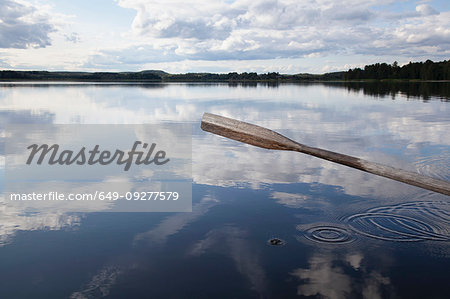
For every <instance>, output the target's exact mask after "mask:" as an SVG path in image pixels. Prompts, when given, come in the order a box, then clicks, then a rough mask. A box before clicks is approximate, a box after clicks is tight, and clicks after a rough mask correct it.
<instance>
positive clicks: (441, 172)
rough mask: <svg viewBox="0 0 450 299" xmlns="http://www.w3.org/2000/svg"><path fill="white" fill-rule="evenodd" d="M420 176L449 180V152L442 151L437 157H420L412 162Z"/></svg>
mask: <svg viewBox="0 0 450 299" xmlns="http://www.w3.org/2000/svg"><path fill="white" fill-rule="evenodd" d="M414 164H415V166H416V169H417V171H418V172H419V173H420V174H424V175H428V176H432V177H435V178H439V179H441V180H448V179H450V176H449V174H450V152H448V151H447V152H446V151H443V152H442V153H441V154H439V155H434V156H428V157H420V158H418V159H417V160H416V161H415V162H414Z"/></svg>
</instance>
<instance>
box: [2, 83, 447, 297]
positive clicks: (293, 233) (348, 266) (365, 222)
mask: <svg viewBox="0 0 450 299" xmlns="http://www.w3.org/2000/svg"><path fill="white" fill-rule="evenodd" d="M449 84H450V83H443V84H442V85H438V86H436V84H435V85H433V86H431V85H430V86H431V88H430V89H427V90H432V92H428V93H426V95H424V96H420V93H417V92H416V93H414V92H413V93H411V92H403V91H402V90H401V89H399V88H397V89H395V90H394V91H392V92H386V90H385V89H383V91H382V92H377V91H376V90H372V91H367V89H366V88H365V87H364V86H352V87H343V86H340V85H331V86H326V85H320V84H315V85H278V86H268V85H263V84H260V85H252V86H248V85H247V86H245V85H235V86H229V85H226V84H223V85H217V84H207V85H205V84H166V85H164V84H150V85H136V84H24V83H20V84H14V83H4V84H0V125H1V131H0V138H1V139H2V140H3V141H4V140H5V139H7V136H6V135H5V133H4V130H3V128H4V126H5V125H6V124H12V123H39V124H43V123H55V124H73V123H76V124H80V123H81V124H141V123H156V124H157V123H163V122H183V123H187V124H188V125H192V127H193V141H192V147H193V165H192V175H193V187H192V192H193V209H192V212H190V213H85V214H81V213H68V212H67V211H64V210H56V211H55V210H52V211H42V212H41V213H34V214H29V213H25V212H24V211H21V210H20V209H19V208H18V207H17V206H11V205H10V204H8V203H7V202H6V201H5V199H4V198H3V197H2V198H1V201H0V298H100V297H105V298H133V297H135V298H302V297H303V298H306V297H308V298H448V297H447V296H448V294H450V285H449V284H448V281H449V277H450V259H449V258H450V242H449V240H450V200H449V197H448V196H445V195H440V194H437V193H433V192H431V191H426V190H422V189H420V188H416V187H412V186H408V185H405V184H402V183H398V182H394V181H391V180H388V179H385V178H380V177H376V176H374V175H371V174H366V173H363V172H361V171H358V170H354V169H350V168H347V167H345V166H340V165H335V164H332V163H330V162H327V161H322V160H320V159H317V158H313V157H310V156H307V155H303V154H299V153H291V152H280V151H269V150H264V149H259V148H255V147H252V146H249V145H244V144H241V143H238V142H235V141H232V140H227V139H225V138H222V137H218V136H215V135H212V134H209V133H205V132H203V131H201V129H200V120H201V117H202V114H203V113H204V112H211V113H216V114H220V115H224V116H229V117H233V118H236V119H240V120H245V121H247V122H251V123H255V124H258V125H262V126H264V127H268V128H271V129H273V130H276V131H278V132H280V133H282V134H284V135H286V136H288V137H290V138H291V139H294V140H297V141H299V142H301V143H304V144H307V145H310V146H315V147H321V148H325V149H329V150H333V151H336V152H340V153H345V154H349V155H353V156H357V157H361V158H364V159H367V160H370V161H375V162H379V163H384V164H388V165H392V166H394V167H399V168H403V169H407V170H410V171H414V172H418V173H422V174H425V175H429V176H432V177H437V178H440V179H444V180H450V135H449V131H450V103H449V101H448V100H449V97H448V96H447V95H446V94H442V93H440V91H442V90H448V89H449V88H448V85H449ZM422 87H423V86H422ZM422 87H421V88H422ZM427 88H428V87H427ZM419 89H420V88H417V87H414V86H412V87H408V88H407V90H419ZM417 95H418V96H417ZM111 138H114V136H113V134H112V136H111ZM3 143H4V142H3ZM2 148H3V147H2ZM1 159H2V160H1V163H2V165H4V156H2V157H1ZM2 170H4V167H3V166H2ZM2 176H4V172H2ZM2 181H3V178H2ZM1 188H3V187H1ZM271 238H279V239H281V240H282V241H283V245H280V246H272V245H270V244H269V243H268V240H269V239H271Z"/></svg>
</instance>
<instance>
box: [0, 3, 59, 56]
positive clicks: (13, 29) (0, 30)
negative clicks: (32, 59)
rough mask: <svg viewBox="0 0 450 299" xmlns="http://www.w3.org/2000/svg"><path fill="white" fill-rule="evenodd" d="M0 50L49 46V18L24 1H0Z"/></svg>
mask: <svg viewBox="0 0 450 299" xmlns="http://www.w3.org/2000/svg"><path fill="white" fill-rule="evenodd" d="M0 7H1V9H0V48H19V49H25V48H42V47H46V46H49V45H50V44H51V39H50V36H49V34H50V33H52V32H54V31H55V30H56V29H55V26H54V25H53V24H52V23H51V21H50V16H49V15H48V14H47V13H46V12H45V11H43V10H40V9H39V8H38V7H36V6H34V5H31V4H29V3H28V2H25V1H14V0H0Z"/></svg>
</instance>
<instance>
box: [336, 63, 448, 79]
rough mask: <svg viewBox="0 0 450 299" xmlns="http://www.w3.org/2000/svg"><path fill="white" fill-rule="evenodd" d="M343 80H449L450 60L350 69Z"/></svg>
mask: <svg viewBox="0 0 450 299" xmlns="http://www.w3.org/2000/svg"><path fill="white" fill-rule="evenodd" d="M344 79H345V80H361V79H373V80H382V79H406V80H450V60H444V61H441V62H433V61H431V60H427V61H425V62H410V63H408V64H405V65H404V66H401V67H400V66H398V63H397V62H394V63H393V64H392V65H390V64H387V63H376V64H371V65H366V66H365V67H364V69H360V68H355V69H350V70H348V72H346V73H345V74H344Z"/></svg>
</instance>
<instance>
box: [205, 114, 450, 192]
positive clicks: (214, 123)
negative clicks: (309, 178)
mask: <svg viewBox="0 0 450 299" xmlns="http://www.w3.org/2000/svg"><path fill="white" fill-rule="evenodd" d="M201 128H202V129H203V130H204V131H207V132H211V133H214V134H217V135H221V136H224V137H227V138H230V139H234V140H237V141H241V142H244V143H247V144H251V145H254V146H258V147H262V148H266V149H275V150H288V151H296V152H301V153H305V154H308V155H312V156H315V157H318V158H322V159H325V160H328V161H332V162H335V163H339V164H342V165H345V166H349V167H352V168H356V169H359V170H362V171H366V172H369V173H372V174H376V175H379V176H383V177H386V178H390V179H393V180H396V181H400V182H403V183H406V184H409V185H414V186H417V187H421V188H424V189H427V190H432V191H435V192H439V193H442V194H445V195H450V183H449V182H447V181H443V180H439V179H435V178H431V177H427V176H424V175H420V174H418V173H414V172H410V171H406V170H402V169H397V168H393V167H390V166H387V165H382V164H378V163H374V162H369V161H366V160H363V159H359V158H356V157H352V156H348V155H344V154H340V153H336V152H332V151H328V150H324V149H320V148H315V147H310V146H307V145H303V144H301V143H298V142H295V141H293V140H291V139H289V138H287V137H285V136H283V135H281V134H279V133H277V132H274V131H272V130H269V129H266V128H263V127H260V126H257V125H253V124H249V123H246V122H243V121H239V120H236V119H232V118H228V117H224V116H220V115H215V114H211V113H205V114H203V118H202V124H201Z"/></svg>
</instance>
